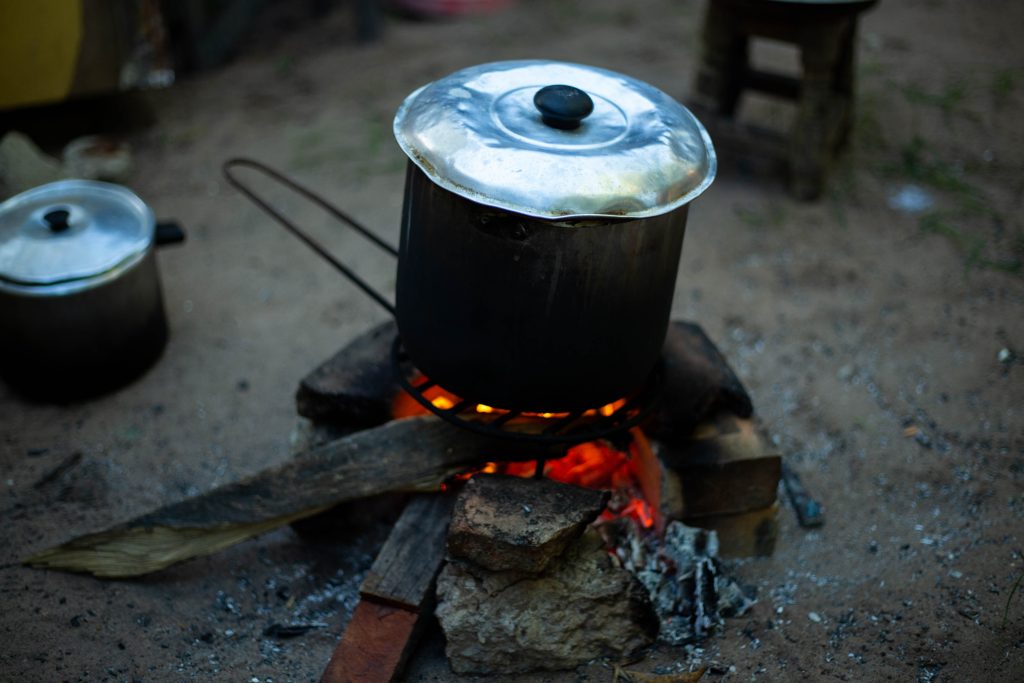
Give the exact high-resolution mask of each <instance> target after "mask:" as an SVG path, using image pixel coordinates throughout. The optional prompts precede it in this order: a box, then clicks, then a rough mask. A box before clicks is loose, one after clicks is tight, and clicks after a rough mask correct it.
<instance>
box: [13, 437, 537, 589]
mask: <svg viewBox="0 0 1024 683" xmlns="http://www.w3.org/2000/svg"><path fill="white" fill-rule="evenodd" d="M507 448H508V447H507V446H506V445H505V444H503V443H500V442H496V441H495V440H494V439H488V438H486V437H481V436H477V435H475V434H467V433H465V432H462V431H460V430H458V429H457V428H455V427H452V426H451V425H448V424H446V423H444V422H441V421H439V420H438V419H437V418H433V417H416V418H410V419H407V420H396V421H393V422H389V423H388V424H386V425H383V426H381V427H375V428H373V429H367V430H364V431H360V432H357V433H355V434H352V435H350V436H346V437H344V438H341V439H337V440H335V441H332V442H330V443H328V444H325V445H323V446H321V447H319V448H315V449H313V450H311V451H309V452H308V453H305V454H303V455H302V456H300V457H296V458H295V459H292V460H289V461H287V462H284V463H283V464H281V465H278V466H276V467H272V468H269V469H266V470H263V471H262V472H260V473H258V474H256V475H254V476H252V477H250V478H248V479H243V480H242V481H238V482H234V483H231V484H227V485H225V486H220V487H218V488H215V489H213V490H211V491H208V492H207V493H205V494H202V495H200V496H197V497H195V498H189V499H186V500H183V501H181V502H178V503H174V504H171V505H167V506H164V507H162V508H159V509H157V510H154V511H152V512H149V513H147V514H145V515H141V516H139V517H136V518H135V519H132V520H130V521H128V522H125V523H123V524H119V525H117V526H114V527H112V528H109V529H106V530H104V531H100V532H98V533H93V534H88V535H86V536H81V537H79V538H76V539H73V540H71V541H68V542H66V543H63V544H61V545H59V546H56V547H54V548H50V549H48V550H44V551H43V552H41V553H38V554H36V555H34V556H32V557H30V558H28V559H27V560H25V562H26V564H28V565H30V566H33V567H39V568H46V569H61V570H66V571H75V572H85V573H90V574H94V575H96V576H100V577H111V578H113V577H126V576H139V575H141V574H148V573H150V572H154V571H157V570H159V569H163V568H165V567H167V566H170V565H172V564H175V563H177V562H181V561H183V560H187V559H189V558H192V557H198V556H201V555H209V554H211V553H214V552H217V551H218V550H222V549H224V548H227V547H229V546H231V545H234V544H236V543H239V542H241V541H244V540H246V539H248V538H252V537H253V536H257V535H259V534H262V533H265V532H267V531H270V530H272V529H276V528H277V527H280V526H283V525H285V524H288V523H290V522H293V521H296V520H299V519H303V518H305V517H310V516H312V515H315V514H317V513H319V512H322V511H324V510H326V509H327V508H329V507H332V506H334V505H336V504H338V503H341V502H344V501H347V500H354V499H358V498H366V497H369V496H373V495H376V494H379V493H385V492H388V491H398V490H404V491H410V490H431V489H437V488H438V487H439V486H440V485H441V484H442V483H443V482H444V481H445V480H446V479H447V478H449V477H450V476H452V475H453V474H454V473H455V472H458V471H460V470H462V469H465V468H467V467H471V466H474V465H480V464H482V463H483V462H484V461H485V460H487V459H490V458H495V457H508V458H509V459H515V458H514V457H512V456H511V455H510V454H506V453H505V451H506V450H507ZM484 454H486V455H484ZM503 454H504V455H503ZM519 457H522V454H521V453H520V454H519Z"/></svg>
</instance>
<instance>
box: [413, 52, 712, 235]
mask: <svg viewBox="0 0 1024 683" xmlns="http://www.w3.org/2000/svg"><path fill="white" fill-rule="evenodd" d="M394 132H395V138H396V139H397V140H398V144H399V145H400V146H401V147H402V150H403V151H405V153H406V154H407V155H408V156H409V158H410V159H411V160H412V161H413V162H414V163H415V164H416V165H417V166H419V167H420V168H421V169H422V170H423V172H424V173H426V175H427V176H428V177H429V178H430V179H431V180H432V181H433V182H435V183H437V184H438V185H440V186H441V187H443V188H445V189H447V190H450V191H451V192H454V193H456V194H458V195H461V196H463V197H465V198H467V199H470V200H472V201H475V202H478V203H481V204H485V205H488V206H494V207H497V208H502V209H508V210H510V211H514V212H517V213H521V214H525V215H527V216H533V217H536V218H548V219H550V218H560V219H568V218H583V217H591V216H593V217H606V216H607V217H627V218H645V217H650V216H656V215H659V214H662V213H667V212H669V211H672V210H673V209H675V208H678V207H679V206H682V205H683V204H686V203H687V202H689V201H691V200H693V199H694V198H695V197H697V196H698V195H699V194H700V193H701V192H703V191H704V189H705V188H707V186H708V185H710V184H711V181H712V180H713V179H714V176H715V170H716V160H715V151H714V148H713V147H712V144H711V138H710V137H709V136H708V133H707V131H706V130H705V129H704V126H702V125H701V123H700V121H698V120H697V118H696V117H695V116H694V115H693V114H691V113H690V111H689V110H687V109H686V108H685V107H683V106H682V105H681V104H679V103H678V102H676V101H675V100H674V99H672V98H671V97H669V96H668V95H666V94H665V93H663V92H661V91H660V90H658V89H657V88H654V87H653V86H651V85H648V84H647V83H644V82H642V81H638V80H636V79H634V78H630V77H629V76H623V75H622V74H618V73H615V72H613V71H606V70H604V69H598V68H594V67H590V66H584V65H581V64H571V63H566V62H551V61H542V60H528V61H510V62H493V63H490V64H482V65H480V66H474V67H471V68H468V69H463V70H461V71H457V72H455V73H453V74H451V75H450V76H446V77H445V78H442V79H440V80H438V81H435V82H433V83H430V84H428V85H425V86H423V87H422V88H420V89H418V90H416V91H415V92H413V93H412V94H411V95H409V97H407V98H406V100H405V102H403V103H402V106H401V107H400V108H399V109H398V114H397V115H396V116H395V123H394Z"/></svg>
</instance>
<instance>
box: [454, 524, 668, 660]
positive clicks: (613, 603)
mask: <svg viewBox="0 0 1024 683" xmlns="http://www.w3.org/2000/svg"><path fill="white" fill-rule="evenodd" d="M437 595H438V606H437V609H436V614H437V618H438V621H439V622H440V624H441V629H442V630H443V631H444V634H445V638H446V640H447V644H446V648H445V650H446V653H447V655H448V659H449V662H450V664H451V667H452V669H453V670H454V671H455V672H457V673H461V674H469V673H475V674H511V673H522V672H528V671H538V670H561V669H573V668H575V667H577V666H579V665H581V664H583V663H585V662H588V661H590V660H592V659H594V658H597V657H612V658H615V659H626V658H629V657H631V656H634V655H635V654H636V653H637V652H638V651H639V650H641V649H642V648H644V647H647V646H648V645H650V644H651V643H652V642H653V641H654V638H655V637H656V634H657V628H658V626H657V619H656V617H655V615H654V613H653V611H652V610H651V605H650V603H649V601H648V599H647V596H646V592H645V591H644V589H643V587H642V586H641V585H640V584H639V583H638V582H637V581H636V579H634V578H633V577H632V576H630V574H629V573H628V572H626V571H625V570H624V569H622V568H621V567H620V566H619V565H618V564H617V563H615V562H614V561H613V560H612V558H611V557H610V556H609V555H608V553H607V552H606V551H605V549H604V547H603V544H602V542H601V539H600V538H599V537H598V536H597V535H596V533H595V532H593V531H588V532H587V533H585V534H584V535H583V536H581V537H580V538H579V539H577V540H576V541H575V542H574V543H573V544H572V545H571V546H570V547H569V548H568V549H566V551H565V553H564V554H563V555H562V556H561V557H559V558H557V559H556V560H555V561H553V562H552V563H551V565H550V566H549V567H548V569H547V570H546V571H545V572H544V573H542V574H540V575H537V576H532V575H524V574H521V573H518V572H491V571H489V570H486V569H483V568H482V567H480V566H479V565H476V564H474V563H472V562H465V561H461V560H451V561H449V562H448V563H447V564H446V565H445V567H444V569H443V570H441V575H440V576H439V577H438V585H437Z"/></svg>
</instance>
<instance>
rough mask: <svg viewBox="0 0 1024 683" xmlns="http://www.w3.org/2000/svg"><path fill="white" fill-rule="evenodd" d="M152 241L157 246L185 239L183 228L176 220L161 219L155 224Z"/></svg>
mask: <svg viewBox="0 0 1024 683" xmlns="http://www.w3.org/2000/svg"><path fill="white" fill-rule="evenodd" d="M153 241H154V242H156V245H157V246H158V247H162V246H163V245H165V244H179V243H181V242H184V241H185V230H184V228H182V227H181V224H180V223H178V222H176V221H163V222H161V223H157V224H156V232H155V234H154V235H153Z"/></svg>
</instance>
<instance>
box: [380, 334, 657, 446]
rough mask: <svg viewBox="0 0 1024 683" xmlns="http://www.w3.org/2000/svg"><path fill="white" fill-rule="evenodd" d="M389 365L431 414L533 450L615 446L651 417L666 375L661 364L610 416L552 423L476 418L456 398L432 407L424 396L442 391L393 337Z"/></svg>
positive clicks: (507, 416) (567, 417)
mask: <svg viewBox="0 0 1024 683" xmlns="http://www.w3.org/2000/svg"><path fill="white" fill-rule="evenodd" d="M391 363H392V367H393V368H394V371H395V377H396V378H397V379H398V382H399V384H401V385H402V388H403V389H405V391H406V392H408V393H409V395H410V396H411V397H412V398H413V399H415V400H416V402H417V403H419V404H420V405H422V406H423V407H424V408H426V409H427V410H429V411H430V412H431V413H433V414H435V415H437V416H438V417H441V418H443V419H445V420H447V421H448V422H450V423H452V424H453V425H456V426H457V427H461V428H463V429H468V430H469V431H472V432H476V433H478V434H483V435H485V436H493V437H497V438H503V439H511V440H515V441H520V442H523V443H529V444H533V445H535V446H543V445H552V446H555V445H565V446H570V445H573V444H578V443H584V442H586V441H596V440H597V439H611V440H615V439H616V438H617V437H622V436H623V435H625V434H626V433H627V432H628V430H629V429H630V428H631V427H635V426H637V425H639V424H640V423H641V422H643V421H644V420H646V419H647V418H648V417H649V416H650V415H651V414H652V413H653V412H654V409H655V408H657V404H658V399H659V398H660V396H661V389H662V385H663V383H664V372H663V370H662V367H661V363H659V364H658V366H657V367H656V368H655V369H654V370H653V371H652V372H651V375H650V377H648V379H647V381H646V382H645V383H644V386H643V387H642V388H641V389H640V390H638V391H637V392H635V393H634V394H632V395H631V396H628V397H625V402H624V403H623V404H622V405H621V406H618V407H617V408H616V409H615V410H614V411H612V412H610V414H608V415H604V414H602V413H600V412H599V411H596V410H591V411H583V410H581V411H576V412H573V413H567V414H564V415H562V414H559V415H558V416H555V417H541V416H539V415H536V414H529V413H524V412H522V411H515V410H511V411H506V410H494V411H493V412H490V413H480V412H478V410H477V405H478V404H477V403H476V402H474V401H472V400H470V399H462V398H459V397H453V400H452V405H451V407H439V406H437V405H435V404H434V402H433V401H432V400H431V399H430V398H428V397H427V396H426V393H427V392H428V391H430V390H431V389H434V388H435V387H436V388H440V387H438V385H437V384H436V383H435V382H433V381H432V380H430V379H429V378H424V377H423V375H421V374H420V372H419V371H418V370H417V369H416V366H415V365H413V363H412V360H411V359H410V358H409V355H408V354H407V353H406V352H405V349H404V348H403V347H402V338H401V337H400V336H396V337H395V342H394V344H392V346H391ZM417 380H422V381H417ZM448 395H451V394H450V393H448Z"/></svg>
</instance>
